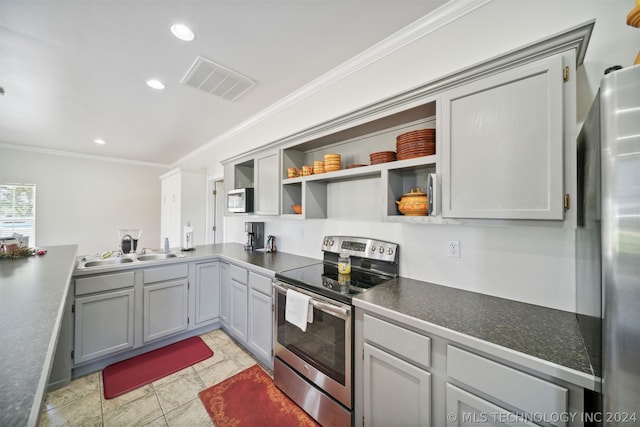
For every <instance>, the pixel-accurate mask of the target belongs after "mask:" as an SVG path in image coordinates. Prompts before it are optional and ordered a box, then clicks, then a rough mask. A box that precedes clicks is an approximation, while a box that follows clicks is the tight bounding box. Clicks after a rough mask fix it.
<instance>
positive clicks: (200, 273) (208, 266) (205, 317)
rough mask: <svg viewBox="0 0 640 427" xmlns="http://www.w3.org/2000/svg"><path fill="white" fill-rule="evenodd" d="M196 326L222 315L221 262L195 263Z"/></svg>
mask: <svg viewBox="0 0 640 427" xmlns="http://www.w3.org/2000/svg"><path fill="white" fill-rule="evenodd" d="M195 275H196V277H195V283H194V287H195V316H194V317H195V319H194V323H195V325H196V326H198V325H200V324H201V323H205V322H209V321H211V320H214V319H217V318H218V317H220V263H219V262H218V261H213V262H205V263H200V264H195Z"/></svg>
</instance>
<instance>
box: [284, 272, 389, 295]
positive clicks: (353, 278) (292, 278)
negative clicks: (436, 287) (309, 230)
mask: <svg viewBox="0 0 640 427" xmlns="http://www.w3.org/2000/svg"><path fill="white" fill-rule="evenodd" d="M276 278H278V279H280V280H283V281H285V282H287V283H290V284H292V285H295V286H299V287H301V288H304V289H307V290H310V291H313V292H317V293H319V294H322V295H325V296H327V297H329V298H333V299H338V300H340V301H344V302H348V303H350V302H351V299H352V297H353V295H357V294H360V293H362V292H365V291H367V290H369V289H371V288H372V287H374V286H377V285H380V284H382V283H384V282H386V281H387V280H390V279H392V277H391V276H385V275H382V274H376V273H372V272H365V271H359V270H354V269H352V270H351V274H349V275H342V274H338V267H337V266H336V265H333V264H328V263H320V264H312V265H308V266H306V267H300V268H294V269H292V270H286V271H282V272H280V273H277V274H276Z"/></svg>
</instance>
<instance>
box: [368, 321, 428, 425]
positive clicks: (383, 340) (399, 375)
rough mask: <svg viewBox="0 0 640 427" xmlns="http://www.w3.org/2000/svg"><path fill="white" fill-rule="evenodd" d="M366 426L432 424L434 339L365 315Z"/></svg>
mask: <svg viewBox="0 0 640 427" xmlns="http://www.w3.org/2000/svg"><path fill="white" fill-rule="evenodd" d="M363 325H364V333H363V336H364V345H363V358H364V363H363V369H364V375H363V376H362V378H363V386H362V390H363V394H364V401H363V415H364V423H363V424H364V425H365V426H390V425H397V426H430V425H431V373H430V372H429V371H428V370H427V368H428V367H429V366H430V364H431V354H430V353H431V340H430V338H429V337H426V336H424V335H420V334H417V333H415V332H412V331H409V330H406V329H403V328H401V327H399V326H397V325H394V324H392V323H389V322H386V321H384V320H381V319H378V318H376V317H372V316H369V315H367V314H365V315H364V319H363Z"/></svg>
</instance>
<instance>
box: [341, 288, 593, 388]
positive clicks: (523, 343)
mask: <svg viewBox="0 0 640 427" xmlns="http://www.w3.org/2000/svg"><path fill="white" fill-rule="evenodd" d="M353 303H354V305H355V306H356V307H359V308H362V309H364V310H367V311H369V312H372V313H375V314H379V315H381V316H385V317H387V318H390V319H393V320H396V321H398V322H402V323H403V324H406V325H409V326H411V327H414V328H417V329H419V330H422V331H424V332H426V333H430V334H436V335H439V336H442V337H443V338H446V339H450V340H452V341H455V342H458V343H460V344H463V345H467V346H469V347H471V348H473V349H475V350H478V351H481V352H486V353H488V354H492V355H494V356H496V357H499V358H501V359H504V360H507V361H509V362H511V363H515V364H518V365H520V366H522V367H525V368H528V369H532V370H535V371H537V372H540V373H543V374H547V375H549V376H551V377H554V378H558V379H562V380H565V381H568V382H570V383H572V384H576V385H579V386H581V387H584V388H587V389H590V390H596V389H597V387H598V382H599V380H598V377H597V375H596V374H595V373H594V370H593V367H592V364H591V362H590V360H589V357H588V354H587V351H586V348H585V342H584V339H583V336H582V334H581V331H580V328H579V326H578V322H577V319H576V314H575V313H570V312H566V311H561V310H555V309H551V308H547V307H541V306H537V305H533V304H527V303H522V302H518V301H513V300H507V299H504V298H498V297H493V296H490V295H484V294H480V293H476V292H470V291H465V290H461V289H456V288H450V287H446V286H440V285H435V284H432V283H427V282H422V281H419V280H413V279H407V278H397V279H393V280H391V281H389V282H386V283H384V284H383V285H380V286H376V287H375V288H373V289H370V290H369V291H367V292H365V293H363V294H360V295H358V296H357V297H354V299H353Z"/></svg>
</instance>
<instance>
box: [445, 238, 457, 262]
mask: <svg viewBox="0 0 640 427" xmlns="http://www.w3.org/2000/svg"><path fill="white" fill-rule="evenodd" d="M447 256H448V257H449V258H460V240H449V242H448V243H447Z"/></svg>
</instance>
